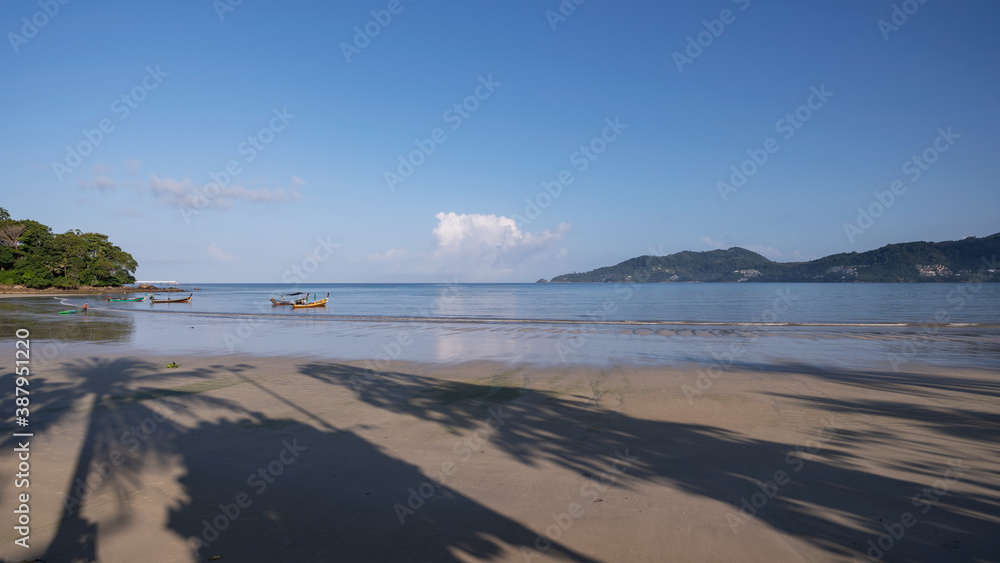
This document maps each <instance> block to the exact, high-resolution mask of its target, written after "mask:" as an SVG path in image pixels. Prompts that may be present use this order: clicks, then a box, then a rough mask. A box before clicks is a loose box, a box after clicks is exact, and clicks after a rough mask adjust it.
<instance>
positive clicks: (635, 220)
mask: <svg viewBox="0 0 1000 563" xmlns="http://www.w3.org/2000/svg"><path fill="white" fill-rule="evenodd" d="M224 7H225V8H224ZM570 7H573V8H574V9H573V10H570V9H569V8H570ZM46 8H47V9H48V10H49V12H50V13H54V15H49V14H46V13H45V9H46ZM227 8H232V9H231V10H229V9H227ZM560 10H563V14H565V15H558V16H556V14H559V13H560ZM373 11H374V12H375V15H373V14H372V12H373ZM392 11H395V12H396V13H395V14H393V13H391V12H392ZM907 12H910V13H907ZM220 14H221V17H220ZM390 16H391V19H390ZM32 20H34V22H35V23H30V22H31V21H32ZM378 20H381V22H379V21H378ZM715 20H718V21H715ZM880 20H881V21H883V22H884V23H882V24H880ZM904 20H905V21H904ZM26 22H28V23H26ZM706 22H707V23H706ZM39 23H43V24H44V25H38V24H39ZM998 23H1000V4H997V3H996V2H991V1H968V2H943V1H941V0H926V2H925V3H923V4H920V3H919V1H918V0H910V1H908V2H899V1H896V2H892V1H888V0H884V1H883V0H879V1H860V0H858V1H845V2H837V3H813V2H810V3H804V2H790V1H789V2H771V3H765V2H760V1H759V0H738V1H730V0H719V1H715V2H705V1H701V2H694V1H678V2H652V1H636V2H631V3H627V4H622V3H612V2H608V1H603V0H586V1H584V2H582V3H581V4H579V5H577V4H575V3H573V2H572V0H566V1H564V2H562V3H560V2H559V1H557V0H543V1H541V2H524V3H512V2H456V1H450V2H433V3H431V2H419V1H416V2H413V1H410V0H401V1H395V2H389V1H384V0H378V1H365V2H351V3H332V4H325V3H324V4H322V5H320V4H319V3H311V2H283V3H280V4H279V3H265V2H261V1H256V0H243V1H242V2H241V3H239V4H238V5H236V6H231V5H230V4H229V3H228V1H227V0H219V1H218V2H214V3H213V2H212V1H211V0H199V1H177V2H170V3H160V4H144V3H135V2H115V1H109V2H101V3H85V2H79V1H69V2H68V3H67V4H65V5H63V4H60V3H59V2H58V0H50V4H46V2H45V0H43V1H42V2H41V3H39V2H38V1H34V2H32V1H21V0H18V1H16V2H8V3H6V4H5V8H4V10H3V14H2V17H0V30H3V32H4V34H5V36H6V39H7V41H6V44H5V45H4V47H3V48H2V49H0V52H2V54H0V70H2V76H3V80H4V87H3V88H2V90H0V105H2V107H3V108H4V120H3V122H4V133H5V134H4V135H3V136H2V137H0V167H2V170H3V171H4V178H3V191H2V198H0V206H2V207H5V208H7V209H8V210H10V212H11V213H12V215H13V216H14V217H15V218H31V219H35V220H38V221H41V222H43V223H45V224H48V225H50V226H51V227H52V228H53V229H54V230H55V231H57V232H62V231H65V230H68V229H76V228H79V229H81V230H84V231H98V232H103V233H106V234H108V235H110V237H111V240H112V241H114V242H115V243H117V244H118V245H119V246H121V247H122V248H124V249H125V250H127V251H128V252H130V253H132V255H133V256H134V257H135V258H136V259H137V260H138V262H139V269H138V271H137V273H136V275H137V277H138V278H139V279H140V280H165V279H170V280H179V281H188V282H197V281H201V282H278V281H282V279H283V278H287V277H288V276H289V272H291V271H292V270H293V268H296V267H298V268H299V269H300V270H301V269H302V268H303V267H304V268H305V269H306V270H308V271H307V272H306V273H307V274H308V277H307V278H306V281H313V282H316V283H324V282H407V281H412V282H417V281H429V282H440V281H445V280H452V281H454V280H458V281H460V282H476V281H534V280H535V279H537V278H539V277H545V278H549V277H552V276H555V275H557V274H561V273H566V272H571V271H585V270H590V269H592V268H595V267H599V266H604V265H609V264H613V263H617V262H619V261H621V260H624V259H627V258H630V257H633V256H637V255H642V254H651V253H653V254H667V253H672V252H678V251H681V250H709V249H713V248H728V247H730V246H743V247H746V248H750V249H753V250H757V251H759V252H761V253H763V254H764V255H766V256H768V257H769V258H771V259H775V260H780V261H789V260H799V259H810V258H816V257H820V256H824V255H827V254H831V253H835V252H843V251H852V250H856V251H864V250H869V249H872V248H877V247H879V246H882V245H884V244H887V243H890V242H903V241H911V240H951V239H957V238H962V237H965V236H969V235H976V236H984V235H988V234H992V233H994V232H996V231H1000V221H998V215H997V212H996V210H997V208H998V204H1000V190H998V187H1000V186H998V183H1000V181H998V176H997V174H996V172H995V168H994V163H995V162H996V154H997V150H998V148H1000V113H998V103H997V99H998V96H997V92H998V91H1000V88H998V86H1000V72H997V70H998V69H1000V35H998V34H997V33H995V29H996V26H997V24H998ZM890 26H892V27H890ZM355 28H358V29H359V30H360V33H361V35H359V32H358V31H356V30H355ZM366 29H367V30H368V31H367V32H366V31H365V30H366ZM699 34H701V35H700V36H699ZM689 38H690V41H689ZM699 40H700V41H701V44H700V45H699V44H698V42H699ZM692 42H693V43H694V45H692V44H691V43H692ZM685 57H686V58H685ZM815 92H823V93H824V94H823V95H822V96H818V95H817V94H815ZM123 96H124V97H125V98H124V99H123ZM456 104H458V107H456ZM810 106H811V107H810ZM797 112H798V113H797ZM796 113H797V115H798V117H796ZM788 114H791V120H793V121H794V122H795V124H796V125H795V126H793V127H789V125H788V124H789V123H790V122H789V121H788V118H787V117H786V116H787V115H788ZM609 124H613V126H612V125H609ZM102 127H104V129H105V130H106V132H102V131H101V128H102ZM85 131H86V133H85ZM254 143H256V146H255V144H254ZM67 146H69V147H70V148H71V152H73V153H76V152H79V153H86V154H85V155H84V154H80V155H79V159H78V160H77V156H76V155H75V154H69V155H68V154H67ZM421 147H423V149H421ZM581 147H584V149H585V151H582V150H581ZM765 147H767V148H765ZM78 149H79V151H78ZM414 151H417V152H416V153H414ZM421 151H422V152H421ZM748 151H749V152H748ZM585 152H586V153H589V156H587V154H585ZM915 155H916V156H917V157H918V159H920V160H919V162H914V161H912V160H911V159H912V158H913V157H914V156H915ZM754 156H756V157H757V159H758V162H754V161H753V160H752V157H754ZM765 156H766V160H763V158H764V157H765ZM925 158H926V159H928V160H929V162H925V160H924V159H925ZM401 159H403V160H404V161H408V162H407V164H403V165H401V162H400V161H401ZM748 159H750V160H749V161H748ZM759 163H762V164H759ZM227 166H228V167H230V169H231V170H234V171H237V173H236V174H234V175H232V177H231V178H227V177H226V174H221V175H220V174H219V173H220V172H224V171H225V170H226V168H227ZM401 166H402V168H401ZM740 168H743V170H744V172H747V173H748V174H746V175H745V178H744V181H743V183H742V184H741V185H739V187H738V188H737V189H735V190H733V189H731V188H736V185H735V184H733V182H734V181H736V182H739V181H740V180H741V178H740V177H739V175H737V176H736V177H735V178H733V177H732V176H733V174H734V173H733V170H734V169H737V170H738V169H740ZM564 171H565V172H564ZM213 173H215V177H214V179H213V176H212V174H213ZM561 173H562V175H563V176H562V177H563V179H564V180H565V181H566V182H565V184H564V185H556V184H553V182H556V181H558V180H559V178H560V174H561ZM918 173H919V174H918ZM387 174H388V178H387ZM394 174H395V175H397V176H398V177H396V176H393V175H394ZM404 176H405V177H404ZM400 180H401V181H400ZM213 181H216V182H217V185H215V186H212V185H209V184H211V183H212V182H213ZM894 181H898V182H897V183H896V184H893V182H894ZM543 183H548V185H549V190H550V191H546V190H545V188H544V187H543ZM720 183H722V184H720ZM892 187H895V188H896V191H897V193H896V194H892ZM875 192H880V193H882V192H887V194H883V195H882V196H881V202H880V200H879V197H877V196H876V195H875V194H874V193H875ZM199 194H201V195H199ZM206 194H207V196H210V197H202V196H205V195H206ZM553 194H557V195H556V196H555V197H553ZM888 194H891V196H890V195H888ZM528 202H532V203H528ZM532 204H534V205H538V207H537V208H534V207H532ZM859 207H860V208H862V209H864V210H865V213H866V214H867V218H866V217H859V215H860V214H859V211H858V208H859ZM303 271H305V270H303Z"/></svg>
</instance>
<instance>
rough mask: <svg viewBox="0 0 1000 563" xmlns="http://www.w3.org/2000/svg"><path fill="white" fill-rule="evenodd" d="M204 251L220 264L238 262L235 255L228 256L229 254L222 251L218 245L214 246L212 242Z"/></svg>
mask: <svg viewBox="0 0 1000 563" xmlns="http://www.w3.org/2000/svg"><path fill="white" fill-rule="evenodd" d="M205 250H207V251H208V253H209V254H210V255H211V256H212V258H215V259H216V260H219V261H220V262H234V261H236V260H239V257H237V256H236V255H235V254H230V253H229V252H226V251H225V250H222V248H221V247H220V246H219V245H218V244H215V243H214V242H213V243H212V244H210V245H208V247H207V248H206V249H205Z"/></svg>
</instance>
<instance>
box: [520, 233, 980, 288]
mask: <svg viewBox="0 0 1000 563" xmlns="http://www.w3.org/2000/svg"><path fill="white" fill-rule="evenodd" d="M998 255H1000V233H997V234H993V235H990V236H988V237H982V238H977V237H967V238H965V239H962V240H959V241H944V242H908V243H902V244H889V245H886V246H883V247H882V248H878V249H876V250H870V251H868V252H861V253H858V252H850V253H841V254H834V255H831V256H826V257H824V258H819V259H816V260H811V261H809V262H772V261H771V260H769V259H767V258H766V257H764V256H762V255H760V254H758V253H756V252H752V251H750V250H747V249H745V248H740V247H732V248H729V249H726V250H709V251H704V252H693V251H684V252H678V253H676V254H670V255H667V256H639V257H636V258H631V259H629V260H626V261H624V262H620V263H618V264H616V265H614V266H606V267H603V268H597V269H595V270H591V271H589V272H582V273H572V274H563V275H560V276H556V277H554V278H552V280H551V281H550V282H546V280H544V279H541V280H538V282H537V283H633V282H635V283H691V282H703V283H713V282H715V283H718V282H732V283H741V282H778V283H817V282H820V283H843V282H847V283H857V282H869V283H913V282H967V281H972V282H1000V264H998V262H997V256H998Z"/></svg>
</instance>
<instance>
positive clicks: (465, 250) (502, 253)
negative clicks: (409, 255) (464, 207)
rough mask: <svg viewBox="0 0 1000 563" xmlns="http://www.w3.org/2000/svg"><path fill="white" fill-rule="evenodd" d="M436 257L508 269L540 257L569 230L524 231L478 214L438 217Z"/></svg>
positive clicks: (504, 219) (501, 219) (510, 221)
mask: <svg viewBox="0 0 1000 563" xmlns="http://www.w3.org/2000/svg"><path fill="white" fill-rule="evenodd" d="M435 217H436V218H437V220H438V225H437V227H435V228H434V230H433V231H432V233H433V234H434V236H435V238H436V239H437V247H436V249H435V251H434V255H435V257H436V258H439V259H456V258H457V259H461V260H464V261H471V262H474V263H478V264H479V265H482V266H494V267H501V268H509V267H513V266H516V265H519V264H521V263H523V262H526V261H528V260H531V259H533V258H537V257H539V255H541V254H544V253H545V252H546V251H547V250H548V249H550V248H552V247H553V246H556V244H557V243H558V242H559V241H560V240H562V238H563V236H564V235H565V234H566V232H567V231H569V229H570V225H569V224H567V223H560V224H559V227H557V228H556V230H555V232H550V231H548V230H544V231H541V232H538V233H531V232H527V231H521V230H520V229H519V228H518V227H517V224H516V222H515V221H514V220H513V219H511V218H509V217H504V216H502V215H501V216H497V215H492V214H491V215H482V214H478V213H470V214H465V213H462V214H459V213H454V212H450V213H443V212H442V213H438V214H437V215H435Z"/></svg>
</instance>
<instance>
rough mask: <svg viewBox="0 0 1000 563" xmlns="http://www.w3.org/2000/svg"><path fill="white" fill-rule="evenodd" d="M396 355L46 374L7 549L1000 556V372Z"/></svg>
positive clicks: (9, 465) (459, 555) (134, 365)
mask: <svg viewBox="0 0 1000 563" xmlns="http://www.w3.org/2000/svg"><path fill="white" fill-rule="evenodd" d="M171 361H176V362H177V363H178V364H180V367H179V368H176V369H167V368H165V367H163V366H165V365H166V364H167V363H168V362H171ZM379 367H380V368H382V369H381V370H380V371H377V372H375V371H369V370H366V369H365V368H366V365H365V364H364V363H362V362H353V363H341V362H335V361H330V360H328V359H316V360H311V359H303V358H273V357H270V358H260V357H253V356H226V357H198V356H170V357H145V356H144V357H142V358H139V357H136V356H130V355H128V354H123V352H121V351H119V350H118V349H110V348H109V349H108V351H107V353H106V354H105V353H102V354H100V356H99V357H96V356H94V355H81V356H74V355H73V352H72V351H71V350H69V351H67V352H66V353H65V354H64V355H62V356H60V357H59V358H57V359H56V360H54V361H51V362H48V363H47V365H44V366H42V365H39V366H36V369H35V371H34V376H33V378H32V380H31V393H32V395H31V400H32V407H31V408H32V414H31V421H30V426H29V429H30V430H31V431H33V432H34V434H35V435H34V437H33V438H31V439H30V446H29V447H30V452H31V457H30V464H31V468H30V475H31V476H30V488H28V489H15V488H14V486H13V474H14V472H15V469H14V468H15V466H16V460H15V457H14V456H15V454H14V448H16V447H17V446H18V444H17V443H15V438H13V437H11V434H10V432H8V433H6V436H5V438H4V444H3V447H2V449H0V467H3V468H4V472H5V473H6V476H5V477H4V481H6V482H7V484H6V485H5V486H4V488H3V489H2V491H3V492H2V496H0V513H2V514H4V515H5V516H4V518H5V519H6V521H8V522H10V521H11V519H12V517H13V516H12V515H13V510H14V509H15V508H16V505H17V504H18V503H16V499H15V493H19V492H30V495H31V496H30V511H31V512H30V516H31V521H30V525H31V535H30V546H31V547H30V549H24V548H21V547H19V546H17V545H15V544H14V543H13V542H14V540H15V539H17V533H16V532H15V531H14V530H13V529H12V528H11V526H4V528H3V530H4V531H3V536H2V539H0V550H2V551H0V557H3V558H5V560H8V561H21V560H32V559H34V558H39V559H42V560H46V561H68V560H71V559H72V560H74V561H128V560H156V561H183V562H187V561H206V560H208V559H209V558H210V557H212V556H215V555H220V556H222V558H223V559H222V560H223V561H319V560H324V561H361V560H368V561H475V560H498V561H560V560H571V561H660V560H663V561H666V560H677V561H732V560H745V561H789V560H796V561H797V560H806V561H847V560H852V559H853V558H854V557H858V558H861V559H862V560H875V558H882V559H884V560H889V561H917V560H919V561H954V560H979V561H995V560H997V558H998V557H1000V538H998V536H997V534H996V530H997V529H998V525H1000V475H998V472H997V467H1000V450H998V448H997V446H996V444H997V443H998V439H1000V377H998V376H997V373H996V372H993V371H983V370H974V369H947V370H944V369H940V368H933V369H931V368H919V367H917V366H913V365H909V366H907V367H908V368H910V369H909V370H908V371H905V372H901V373H894V372H892V371H891V370H889V371H885V370H872V371H857V370H848V369H844V368H836V367H828V368H824V367H822V366H811V365H807V364H802V363H800V364H796V363H774V364H765V365H744V366H739V367H738V368H737V367H736V366H735V365H730V366H720V365H716V366H714V367H713V366H696V365H691V366H679V367H674V368H656V367H648V366H644V367H633V366H614V367H603V368H602V367H593V366H573V367H558V366H550V367H537V366H533V365H530V364H522V365H508V364H503V363H495V362H469V363H461V364H454V365H444V364H420V363H403V362H394V363H391V364H388V365H384V366H379ZM4 379H6V383H5V388H7V389H12V388H13V386H14V385H13V376H12V374H6V375H4ZM3 408H4V409H5V412H10V413H12V412H13V408H14V405H13V393H8V394H7V395H6V396H5V398H4V406H3ZM66 499H69V502H65V501H66ZM894 536H895V537H894ZM869 541H871V542H872V543H871V544H869V543H868V542H869ZM872 546H874V548H873V547H872ZM880 546H881V547H880ZM866 552H867V554H868V555H866ZM153 554H155V557H153ZM869 555H870V556H871V557H870V558H868V556H869ZM151 557H153V559H150V558H151Z"/></svg>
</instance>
